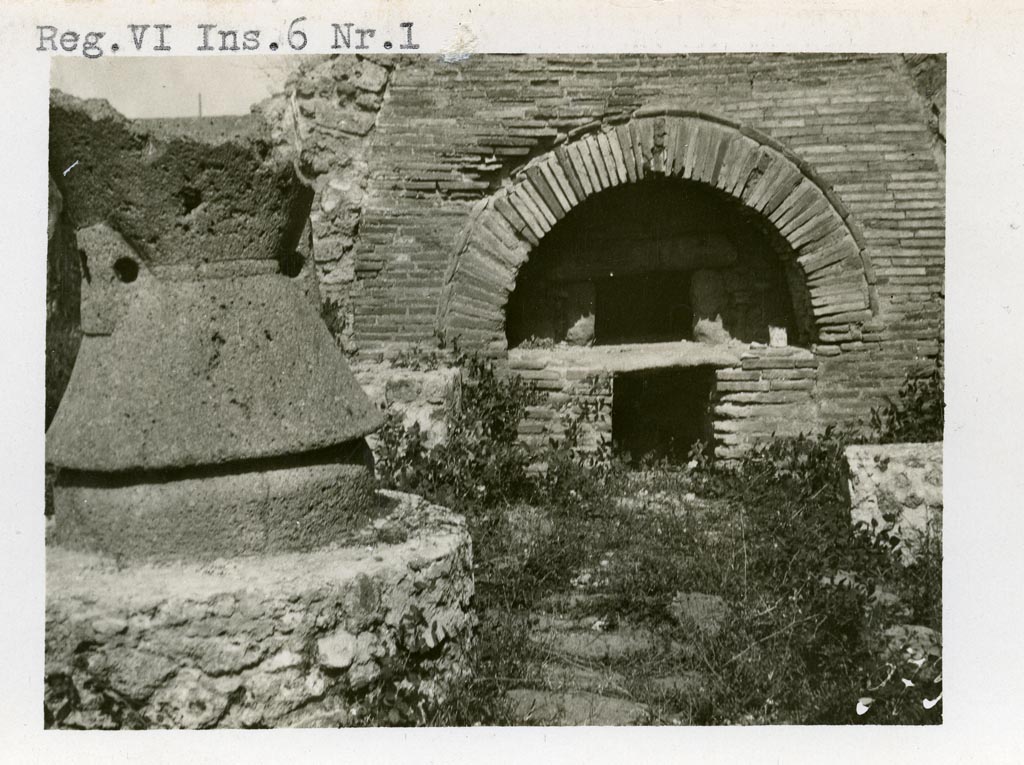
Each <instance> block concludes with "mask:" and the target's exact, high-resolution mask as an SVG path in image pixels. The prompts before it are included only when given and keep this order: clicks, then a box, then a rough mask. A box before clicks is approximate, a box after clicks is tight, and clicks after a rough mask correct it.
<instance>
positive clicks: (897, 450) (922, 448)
mask: <svg viewBox="0 0 1024 765" xmlns="http://www.w3.org/2000/svg"><path fill="white" fill-rule="evenodd" d="M845 467H846V473H847V491H848V493H849V498H850V516H851V518H852V520H853V522H854V523H866V524H868V525H869V526H870V525H872V524H875V525H876V527H877V528H878V529H879V530H882V529H886V530H889V531H891V532H892V533H894V534H895V536H896V537H897V538H899V539H900V540H901V543H902V551H903V556H904V560H912V559H913V557H914V553H915V550H916V549H918V547H919V546H920V544H921V542H922V539H923V538H924V537H925V536H926V535H928V534H937V533H940V532H941V530H942V506H943V501H942V442H941V441H940V442H937V443H928V444H884V445H876V444H868V445H857V446H848V447H846V465H845Z"/></svg>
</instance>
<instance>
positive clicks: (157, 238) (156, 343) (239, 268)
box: [47, 93, 380, 558]
mask: <svg viewBox="0 0 1024 765" xmlns="http://www.w3.org/2000/svg"><path fill="white" fill-rule="evenodd" d="M230 127H231V129H230V130H227V131H221V132H217V131H216V130H212V129H210V126H209V125H207V126H206V129H204V130H198V131H196V136H194V137H193V136H189V135H177V134H175V131H174V130H170V129H160V128H159V127H156V128H154V126H152V125H149V126H144V125H141V124H140V123H132V122H129V121H127V120H125V119H124V118H123V117H121V116H120V115H118V114H117V113H116V112H114V111H113V110H112V109H110V107H109V106H107V105H106V104H105V103H103V102H80V101H78V100H77V99H73V98H70V97H67V96H64V95H63V94H60V93H54V94H53V97H52V101H51V164H52V166H54V167H58V166H63V165H65V163H66V164H67V165H70V164H71V163H72V162H74V161H75V160H77V161H78V164H77V165H76V166H75V168H74V170H73V171H72V172H70V173H68V174H67V175H64V174H63V173H59V174H58V176H59V177H60V181H59V183H60V184H61V187H62V192H63V194H64V198H65V200H66V201H67V203H68V205H69V210H70V212H71V214H72V216H73V219H74V220H75V221H76V223H77V225H78V226H79V231H78V245H79V248H80V249H81V250H82V253H83V258H84V261H85V262H84V266H85V267H84V268H83V271H84V276H85V279H86V280H87V282H89V289H87V290H84V291H83V317H89V321H88V322H83V333H84V335H85V336H84V338H83V342H82V346H81V350H80V353H79V356H78V360H77V363H76V365H75V368H74V371H73V373H72V377H71V381H70V383H69V385H68V388H67V391H66V393H65V396H64V398H63V400H62V402H61V405H60V408H59V409H58V411H57V414H56V416H55V417H54V420H53V423H52V424H51V427H50V429H49V431H48V433H47V456H48V459H49V460H50V461H51V462H52V463H53V464H54V465H55V466H56V467H57V468H58V469H60V470H61V476H60V478H59V480H58V482H57V486H56V488H55V510H56V538H57V540H58V541H59V542H60V543H61V544H62V545H65V546H69V547H74V548H77V549H84V550H90V551H97V552H102V553H107V554H113V555H117V556H120V557H152V556H156V557H165V556H183V557H199V558H203V557H215V556H219V555H236V554H247V553H255V552H261V551H278V550H309V549H314V548H316V547H319V546H323V545H326V544H330V543H332V542H336V541H339V540H340V539H342V538H343V537H344V535H345V533H346V531H348V530H350V529H351V528H352V527H353V526H354V524H359V523H363V522H365V521H366V519H367V518H370V517H373V516H375V515H377V514H378V513H379V512H380V508H378V507H377V503H376V502H375V500H374V495H373V492H372V488H373V487H372V474H371V473H370V471H369V470H368V465H367V463H366V461H365V460H364V459H363V454H364V453H365V442H364V441H363V437H364V436H365V435H367V434H368V433H371V432H372V431H373V430H375V429H376V428H377V427H378V425H379V423H380V415H379V413H378V412H377V411H376V410H375V409H374V407H373V406H372V404H371V403H370V401H369V399H368V398H367V397H366V395H365V393H363V391H362V389H361V388H360V387H359V385H358V383H357V382H356V381H355V379H354V377H353V376H352V373H351V372H350V370H349V368H348V365H347V364H346V362H345V360H344V358H343V357H342V355H341V353H340V352H339V350H338V348H337V346H336V345H335V343H334V340H333V338H332V337H331V336H330V333H329V332H328V330H327V328H326V326H325V325H324V324H323V322H322V321H321V319H320V317H319V316H318V314H317V311H316V310H315V308H314V306H313V305H311V303H310V301H309V300H308V299H307V298H306V296H304V295H303V294H302V291H301V290H300V289H299V288H298V286H297V282H296V281H295V280H293V279H290V278H289V276H286V275H284V274H283V273H281V272H280V270H279V269H278V268H277V267H275V266H276V264H275V263H274V261H275V260H277V262H278V263H283V262H284V260H285V258H284V256H285V255H287V254H289V253H292V252H294V250H295V248H296V245H297V241H298V236H299V234H300V233H301V231H302V229H303V226H304V225H305V223H306V221H307V219H308V212H309V205H310V200H311V198H312V194H311V192H310V191H309V189H307V188H306V187H305V186H304V185H303V184H302V183H301V182H300V179H299V177H298V174H297V172H296V167H295V164H294V163H293V161H292V159H291V158H290V157H289V156H287V155H286V154H282V153H279V152H272V151H271V149H270V144H269V143H268V142H267V140H266V133H267V129H266V126H265V125H264V124H263V123H261V122H260V121H259V119H258V118H256V117H253V118H252V119H249V120H232V121H231V126H230ZM178 128H180V126H178ZM178 128H176V129H178ZM72 157H73V158H74V159H72ZM90 254H91V255H92V258H91V259H90ZM90 265H91V270H90V267H89V266H90ZM111 271H114V272H116V273H108V272H111Z"/></svg>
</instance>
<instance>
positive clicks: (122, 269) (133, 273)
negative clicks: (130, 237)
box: [114, 258, 139, 284]
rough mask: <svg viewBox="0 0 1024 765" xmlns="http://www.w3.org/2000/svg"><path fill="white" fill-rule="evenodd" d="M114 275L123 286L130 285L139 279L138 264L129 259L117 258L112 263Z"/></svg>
mask: <svg viewBox="0 0 1024 765" xmlns="http://www.w3.org/2000/svg"><path fill="white" fill-rule="evenodd" d="M114 273H115V274H117V278H118V279H120V280H121V281H122V282H124V283H125V284H131V283H132V282H133V281H135V280H136V279H138V278H139V264H138V263H136V262H135V261H134V260H132V259H131V258H118V259H117V260H115V261H114Z"/></svg>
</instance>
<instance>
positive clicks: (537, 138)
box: [295, 54, 945, 446]
mask: <svg viewBox="0 0 1024 765" xmlns="http://www.w3.org/2000/svg"><path fill="white" fill-rule="evenodd" d="M356 61H358V60H357V59H346V60H345V61H344V62H341V60H340V59H337V60H328V61H326V62H322V63H319V64H317V65H316V66H315V67H313V68H311V69H307V70H306V71H305V72H302V73H300V74H299V75H298V76H297V78H296V79H295V83H297V84H298V85H297V88H296V93H297V95H296V99H297V100H299V101H300V102H301V99H302V98H304V97H305V96H303V94H304V93H312V94H313V95H310V96H309V97H308V104H309V105H308V106H307V107H306V110H305V111H306V112H310V111H311V109H313V105H314V102H315V104H316V106H315V114H313V113H308V114H304V113H303V109H302V108H300V109H299V114H300V118H299V121H300V123H301V124H303V125H304V127H303V128H302V130H303V131H305V132H304V135H306V136H307V139H306V140H308V141H312V142H314V143H315V142H323V143H324V148H325V151H323V152H322V154H321V159H320V160H318V161H320V162H322V163H325V167H324V171H325V172H326V173H327V174H328V175H330V176H332V177H334V176H337V175H338V174H342V175H345V177H347V178H348V177H351V178H353V179H354V180H353V184H351V185H350V186H347V187H345V188H340V187H339V184H337V183H336V184H335V185H334V186H331V184H330V182H329V181H328V182H327V183H326V184H323V183H321V185H320V186H319V192H318V197H317V204H318V205H319V209H320V210H321V214H324V215H326V214H327V213H325V212H324V210H325V205H326V207H327V208H330V209H332V210H337V209H344V210H349V211H355V210H358V215H357V216H355V217H356V219H357V225H353V226H348V227H346V228H345V230H346V231H347V232H349V233H347V234H345V235H344V236H345V241H344V244H343V245H341V246H340V249H339V246H338V245H337V241H338V240H336V239H335V238H333V237H335V236H336V234H335V233H325V231H326V230H327V229H325V228H324V227H323V224H317V223H316V222H314V238H316V239H317V242H316V248H315V249H318V250H319V249H321V248H323V243H324V242H327V247H326V249H327V250H328V251H329V252H330V253H331V255H323V256H322V255H321V254H320V253H319V251H318V254H317V258H318V261H320V260H322V259H324V258H327V257H333V256H334V253H337V252H339V251H342V252H343V255H342V257H341V259H340V261H338V262H337V264H336V265H327V264H326V261H325V265H324V267H323V270H322V272H321V273H322V278H323V283H324V284H325V288H324V294H325V295H326V296H331V295H343V297H344V300H345V301H346V308H345V311H346V322H345V324H346V326H345V333H346V338H347V339H348V348H349V350H351V351H353V352H358V354H359V357H360V361H359V362H357V364H356V366H357V368H358V366H359V364H360V363H367V364H372V363H373V362H374V360H376V359H380V358H383V357H385V356H393V355H394V354H395V353H396V352H398V351H397V350H396V349H406V348H410V347H412V348H416V347H420V348H430V349H436V348H437V346H438V340H437V336H436V335H437V332H438V324H437V316H438V309H439V303H440V301H441V299H442V287H443V284H444V280H445V275H446V271H447V270H448V269H449V268H450V266H451V264H452V259H453V257H454V254H455V252H456V251H457V249H458V245H459V240H460V236H461V235H462V234H463V232H464V231H465V230H466V228H467V225H468V224H469V221H470V218H471V213H472V212H473V210H474V208H475V207H476V208H478V207H479V206H480V205H481V204H482V203H483V202H484V201H485V200H486V199H488V198H489V197H490V196H492V195H494V194H495V193H496V192H499V191H500V190H501V189H502V188H505V187H506V186H508V185H509V184H510V183H511V180H512V178H513V176H514V173H515V172H516V170H517V169H518V168H520V167H522V166H523V165H525V164H526V163H527V162H529V161H530V160H531V159H535V158H537V157H540V156H542V155H545V154H546V153H548V152H550V151H551V150H553V149H554V148H556V146H559V145H562V144H564V143H565V142H566V141H567V140H568V141H571V140H573V138H574V136H577V135H579V134H580V132H581V131H583V132H586V131H592V130H595V129H600V128H601V126H602V125H608V124H609V123H614V122H616V121H618V122H619V124H621V121H622V120H627V119H629V116H630V115H631V114H632V113H633V112H635V111H636V110H638V109H643V108H648V107H651V106H656V105H669V106H671V107H675V108H683V109H688V110H692V111H694V112H700V113H703V114H708V115H711V116H713V117H714V118H718V119H722V120H726V121H729V122H730V123H735V124H739V125H741V126H744V128H747V127H749V128H750V129H751V130H754V131H758V134H762V135H765V136H767V137H768V139H770V140H771V141H774V142H777V143H778V144H779V145H781V146H784V147H785V149H786V150H787V151H789V152H791V154H792V155H793V156H795V157H797V158H799V160H800V162H801V163H803V164H802V165H801V166H802V167H806V168H808V169H809V170H810V171H812V172H813V173H814V174H815V177H816V178H818V179H820V181H821V182H822V183H823V184H825V186H826V189H827V192H828V193H829V194H830V199H831V200H834V203H835V204H837V205H838V208H837V209H838V210H840V212H841V214H843V215H844V216H845V220H846V221H847V223H848V224H849V225H850V226H851V227H852V228H853V230H855V231H856V232H857V235H858V238H859V242H860V245H861V246H863V260H864V266H865V269H866V271H865V277H866V278H867V279H868V282H869V284H870V285H871V289H872V313H871V315H870V317H868V318H866V319H863V320H859V321H856V322H850V323H849V324H848V325H843V326H842V327H838V328H835V329H831V330H829V329H820V328H819V331H818V337H817V338H816V341H815V342H813V343H811V344H810V347H809V348H808V349H807V351H808V352H809V353H811V354H813V358H814V362H815V365H816V366H815V369H816V374H815V376H814V378H813V386H814V387H813V390H812V391H810V396H809V398H811V399H812V400H813V405H812V406H810V407H809V408H806V407H805V408H804V411H805V412H808V413H809V415H808V416H807V417H806V418H801V420H800V421H801V422H806V423H808V424H809V426H811V427H814V426H821V425H824V424H827V423H833V422H834V423H840V424H854V423H856V422H857V421H859V420H862V419H863V418H865V417H866V416H867V414H868V412H869V410H870V408H871V406H875V405H878V404H879V403H881V401H882V400H883V399H884V397H885V396H886V395H889V394H892V393H893V392H895V390H896V388H897V387H898V386H899V384H900V382H901V381H902V379H903V377H904V376H905V374H906V373H907V372H908V371H911V370H913V369H917V368H921V367H925V366H927V365H929V364H931V363H932V360H933V359H934V357H935V356H936V355H937V353H938V352H939V347H940V344H941V342H942V337H943V296H944V282H943V273H944V239H945V223H944V220H945V207H944V197H945V180H944V169H943V166H942V165H943V162H942V141H941V140H939V139H940V138H941V134H939V133H938V130H937V127H936V114H935V104H936V101H937V99H940V97H941V93H942V90H943V83H944V74H943V72H944V62H943V61H942V59H941V57H928V58H927V63H928V68H927V76H926V79H927V82H925V83H924V84H922V80H923V77H922V66H921V61H922V59H921V58H920V57H909V58H908V57H903V56H899V55H852V54H851V55H846V54H799V55H797V54H737V55H717V54H699V55H671V56H654V55H621V56H619V55H616V56H593V57H584V56H518V55H517V56H512V55H494V56H492V55H487V56H472V57H470V58H468V59H466V60H464V61H460V62H453V63H449V62H444V61H441V60H438V59H435V58H433V57H428V56H406V57H399V56H396V57H382V58H379V59H375V60H374V64H375V68H373V69H372V70H371V71H373V72H377V73H379V76H376V77H375V78H374V79H373V83H372V85H373V86H374V87H376V88H378V89H377V90H373V91H366V92H372V93H373V95H374V98H373V99H369V97H363V96H361V95H356V96H355V98H354V99H352V100H349V101H346V105H345V106H344V107H343V108H340V110H339V109H336V108H335V107H334V106H331V107H330V108H326V107H324V108H321V107H320V106H319V104H321V103H332V101H331V99H332V98H334V96H333V95H332V93H333V91H332V90H331V88H332V85H331V83H332V82H334V83H337V82H338V81H339V79H341V77H340V75H338V74H337V73H336V72H335V69H338V68H339V67H340V68H341V69H344V71H343V72H342V74H345V73H347V72H348V69H346V67H351V66H365V65H364V64H356V63H353V62H356ZM339 62H340V63H339ZM332 78H333V79H332ZM342 81H343V82H350V81H352V80H351V76H350V77H349V80H342ZM357 90H358V86H357ZM360 98H362V101H363V105H366V106H371V107H372V108H371V109H369V110H368V111H366V115H367V116H365V117H363V118H362V121H361V122H360V130H361V131H363V133H362V135H361V137H360V138H359V139H353V140H354V141H356V142H357V143H358V147H359V150H358V152H357V154H358V158H357V159H353V153H352V151H351V150H350V149H349V148H345V149H344V150H343V151H341V152H340V153H339V154H338V156H337V158H332V156H331V151H330V150H327V149H329V144H330V141H331V140H334V139H333V138H332V137H333V136H336V135H342V134H345V135H347V133H345V131H346V130H349V127H348V125H349V121H350V116H349V114H350V111H351V110H352V109H357V110H361V109H363V105H361V104H360ZM371 100H372V102H373V103H372V104H370V103H369V101H371ZM300 105H301V104H300ZM371 114H372V119H371V118H370V115H371ZM303 120H305V122H302V121H303ZM345 141H346V142H347V143H346V144H345V145H346V147H349V146H352V145H354V143H353V141H350V140H349V139H347V138H346V139H345ZM354 168H358V172H356V170H354ZM346 174H347V175H346ZM341 186H344V184H341ZM331 189H334V191H331ZM332 195H334V196H332ZM335 197H337V198H338V199H340V200H341V201H339V202H337V204H336V203H335V202H334V201H332V200H333V199H334V198H335ZM332 205H333V206H332ZM350 219H351V218H350V217H349V218H346V220H350ZM318 225H319V226H320V228H319V229H318ZM332 225H333V224H332ZM331 231H333V229H331ZM339 231H340V229H339ZM349 240H351V247H349V244H348V242H349ZM341 261H344V263H345V265H344V266H342V265H341ZM339 269H340V270H339ZM342 274H344V276H342ZM332 282H333V286H332ZM341 285H344V287H343V289H342V287H341ZM818 299H819V300H827V299H828V298H827V297H823V298H818ZM808 363H809V362H808ZM807 368H811V367H810V366H809V367H807ZM734 371H735V372H736V373H737V374H742V373H747V372H753V371H755V370H752V369H747V368H746V367H744V368H743V369H741V370H734ZM766 372H767V370H766ZM773 374H774V373H773ZM800 374H802V373H800ZM768 379H769V378H768V377H764V378H760V377H759V379H758V380H751V379H735V380H723V382H731V383H754V384H755V387H756V388H757V390H749V391H748V390H745V391H739V390H734V391H727V390H724V389H723V390H722V393H723V394H754V395H753V396H749V398H750V399H751V400H750V401H748V402H745V403H744V406H749V405H754V404H758V405H762V406H765V407H772V406H777V405H779V402H777V401H771V400H770V399H772V398H778V397H779V396H780V395H781V396H784V397H786V398H787V399H788V398H791V397H793V396H797V395H800V396H803V395H804V393H805V391H802V390H801V391H799V393H798V392H797V389H795V388H793V389H790V390H788V391H783V390H782V389H779V388H778V387H776V388H774V389H773V388H772V384H771V382H769V383H768V390H763V388H764V385H763V384H759V383H762V382H763V381H764V380H768ZM780 380H781V378H780ZM791 382H794V383H795V384H796V385H798V386H805V384H806V380H805V379H795V380H793V381H791ZM777 385H778V383H776V386H777ZM762 393H763V394H765V396H764V397H761V398H759V400H757V401H755V400H754V399H758V395H757V394H762ZM731 403H735V402H728V401H723V404H731ZM785 403H786V404H791V403H795V402H789V401H788V400H787V402H785ZM765 414H766V415H767V414H768V410H765ZM726 430H727V428H719V431H720V432H721V433H723V434H724V432H725V431H726ZM762 430H764V428H762ZM725 440H726V441H729V440H730V439H725ZM720 445H723V446H728V445H730V444H728V443H725V444H720Z"/></svg>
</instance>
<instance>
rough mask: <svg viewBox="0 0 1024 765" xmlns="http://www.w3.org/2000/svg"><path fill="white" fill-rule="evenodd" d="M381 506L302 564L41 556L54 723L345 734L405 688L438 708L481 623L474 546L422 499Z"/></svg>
mask: <svg viewBox="0 0 1024 765" xmlns="http://www.w3.org/2000/svg"><path fill="white" fill-rule="evenodd" d="M380 499H381V501H382V502H384V503H386V504H387V505H388V506H389V507H388V510H387V511H386V512H385V514H384V515H382V516H381V517H380V518H378V519H377V520H376V521H374V522H372V523H370V524H366V525H365V526H363V527H361V528H359V529H357V530H355V531H354V532H353V533H352V534H351V535H350V536H349V537H348V538H346V539H344V540H341V541H342V542H343V543H344V544H332V545H327V546H324V547H322V548H320V549H318V550H316V551H313V552H307V553H278V554H274V555H261V556H255V557H232V558H221V559H218V560H215V561H211V562H205V563H200V562H193V561H178V562H163V563H145V564H140V565H135V566H132V567H130V568H124V567H123V566H120V565H118V562H117V561H116V560H115V559H114V558H111V557H107V556H102V555H97V554H93V553H83V552H77V551H71V550H67V549H65V548H61V547H55V548H51V549H49V550H48V554H47V589H48V598H47V605H46V669H45V676H46V685H45V704H46V713H47V718H48V722H49V724H51V725H53V726H55V727H62V728H126V727H128V728H130V727H147V728H214V727H217V728H241V727H338V726H343V725H347V724H354V723H357V722H365V721H366V720H367V719H373V718H372V716H371V715H372V714H380V713H381V712H380V710H381V709H383V710H384V712H383V713H384V714H386V713H387V711H388V708H387V704H386V703H382V704H381V706H380V707H375V706H374V705H375V704H376V703H377V702H378V701H379V699H380V697H381V695H382V694H383V693H384V692H386V691H387V689H388V688H393V687H395V686H398V685H400V684H404V685H403V687H406V688H415V689H416V695H417V697H418V698H419V699H422V700H423V701H424V702H425V703H433V702H437V701H442V700H443V699H444V698H445V697H446V695H447V694H448V693H449V689H450V688H451V686H452V685H453V684H454V683H455V682H456V681H458V680H459V679H461V678H462V677H464V675H465V672H466V667H467V666H468V656H467V652H468V649H469V646H470V645H471V641H472V634H473V630H474V628H475V624H476V617H475V615H474V614H473V612H472V609H471V608H470V601H471V598H472V595H473V578H472V572H471V542H470V537H469V533H468V531H467V529H466V527H465V523H464V521H463V520H462V518H461V517H460V516H458V515H455V514H454V513H451V512H449V511H447V510H445V509H443V508H440V507H436V506H433V505H429V504H428V503H426V502H425V501H423V500H421V499H419V498H417V497H413V496H411V495H403V494H398V493H394V492H383V493H382V494H381V497H380ZM387 683H390V684H391V685H386V684H387ZM364 715H366V717H364Z"/></svg>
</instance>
